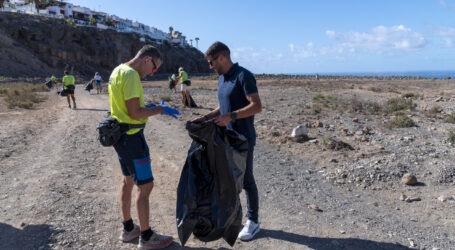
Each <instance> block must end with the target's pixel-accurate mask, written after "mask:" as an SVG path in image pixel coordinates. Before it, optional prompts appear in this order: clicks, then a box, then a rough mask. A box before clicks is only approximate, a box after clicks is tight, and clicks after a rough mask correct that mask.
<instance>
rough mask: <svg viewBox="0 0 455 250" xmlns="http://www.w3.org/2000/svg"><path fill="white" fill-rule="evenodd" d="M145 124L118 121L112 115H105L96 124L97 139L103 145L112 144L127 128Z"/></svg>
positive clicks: (142, 126) (140, 126)
mask: <svg viewBox="0 0 455 250" xmlns="http://www.w3.org/2000/svg"><path fill="white" fill-rule="evenodd" d="M144 127H145V124H126V123H119V122H118V121H117V120H116V119H115V118H114V117H112V116H110V115H106V116H105V117H104V118H103V119H102V120H101V121H100V123H99V124H98V126H96V129H98V132H99V134H98V140H99V141H100V143H101V145H103V146H105V147H110V146H113V145H114V144H115V143H117V141H118V140H119V139H120V137H122V135H123V134H125V133H126V132H127V131H128V130H130V129H133V128H144Z"/></svg>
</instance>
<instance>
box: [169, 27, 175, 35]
mask: <svg viewBox="0 0 455 250" xmlns="http://www.w3.org/2000/svg"><path fill="white" fill-rule="evenodd" d="M172 31H174V27H172V26H169V35H170V36H171V37H172Z"/></svg>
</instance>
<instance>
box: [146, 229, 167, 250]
mask: <svg viewBox="0 0 455 250" xmlns="http://www.w3.org/2000/svg"><path fill="white" fill-rule="evenodd" d="M173 241H174V238H173V237H172V236H167V235H160V234H157V233H156V232H155V231H154V232H153V234H152V236H151V237H150V239H149V240H148V241H143V240H142V239H140V240H139V245H138V246H137V248H138V249H139V250H146V249H161V248H165V247H168V246H169V245H170V244H171V243H172V242H173Z"/></svg>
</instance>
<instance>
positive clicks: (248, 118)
mask: <svg viewBox="0 0 455 250" xmlns="http://www.w3.org/2000/svg"><path fill="white" fill-rule="evenodd" d="M205 57H206V58H207V60H208V62H209V65H210V69H213V70H215V72H216V73H218V75H219V76H220V77H219V80H218V101H219V106H218V107H217V108H216V109H215V110H213V111H212V112H210V113H208V114H207V115H205V116H202V117H199V118H197V119H194V120H192V122H203V121H207V120H211V119H215V123H216V125H218V126H226V127H228V128H230V129H233V130H235V131H237V132H239V133H240V134H243V135H244V136H245V137H246V139H247V140H248V144H249V149H248V157H247V165H246V169H245V176H244V179H243V189H245V191H246V198H247V207H248V213H247V215H246V216H247V217H248V220H247V222H246V224H245V225H244V227H243V229H242V231H241V232H240V234H239V236H238V237H239V239H240V240H244V241H247V240H251V239H253V237H254V236H255V235H256V234H257V233H258V232H259V220H258V212H259V198H258V189H257V186H256V181H255V180H254V175H253V151H254V146H255V145H256V131H255V129H254V115H255V114H257V113H259V112H261V110H262V104H261V99H260V98H259V94H258V89H257V86H256V79H255V78H254V76H253V74H252V73H251V72H250V71H248V70H246V69H245V68H242V67H240V66H239V65H238V63H235V64H233V63H232V61H231V56H230V50H229V48H228V47H227V46H226V45H225V44H223V43H221V42H216V43H214V44H212V45H211V46H210V47H209V48H208V50H207V52H205Z"/></svg>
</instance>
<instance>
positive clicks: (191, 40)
mask: <svg viewBox="0 0 455 250" xmlns="http://www.w3.org/2000/svg"><path fill="white" fill-rule="evenodd" d="M190 43H191V47H193V39H190Z"/></svg>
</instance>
